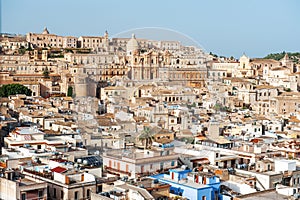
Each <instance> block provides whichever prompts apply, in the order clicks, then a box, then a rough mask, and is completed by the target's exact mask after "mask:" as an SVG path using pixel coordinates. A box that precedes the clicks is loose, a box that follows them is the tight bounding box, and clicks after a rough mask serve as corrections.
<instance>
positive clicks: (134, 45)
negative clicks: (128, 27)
mask: <svg viewBox="0 0 300 200" xmlns="http://www.w3.org/2000/svg"><path fill="white" fill-rule="evenodd" d="M139 48H140V45H139V43H138V41H137V40H136V39H135V35H134V34H132V37H131V39H130V40H129V41H128V42H127V45H126V51H127V54H128V55H132V53H133V52H134V51H135V50H138V49H139Z"/></svg>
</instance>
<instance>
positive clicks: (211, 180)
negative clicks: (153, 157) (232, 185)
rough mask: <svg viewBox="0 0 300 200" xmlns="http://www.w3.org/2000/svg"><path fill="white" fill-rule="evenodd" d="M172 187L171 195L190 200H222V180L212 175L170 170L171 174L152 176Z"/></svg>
mask: <svg viewBox="0 0 300 200" xmlns="http://www.w3.org/2000/svg"><path fill="white" fill-rule="evenodd" d="M152 177H153V178H155V179H158V180H159V181H160V182H163V183H168V184H170V185H171V187H170V193H172V194H175V195H179V196H183V197H186V198H188V199H190V200H220V199H222V198H221V197H222V196H221V195H220V178H219V177H218V176H215V175H214V174H212V173H206V172H192V171H191V170H185V169H181V168H179V169H170V170H169V174H158V175H155V176H152Z"/></svg>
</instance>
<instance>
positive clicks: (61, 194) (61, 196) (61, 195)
mask: <svg viewBox="0 0 300 200" xmlns="http://www.w3.org/2000/svg"><path fill="white" fill-rule="evenodd" d="M60 198H62V199H63V198H64V191H63V190H62V191H60Z"/></svg>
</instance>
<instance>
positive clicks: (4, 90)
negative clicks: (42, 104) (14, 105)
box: [0, 84, 32, 97]
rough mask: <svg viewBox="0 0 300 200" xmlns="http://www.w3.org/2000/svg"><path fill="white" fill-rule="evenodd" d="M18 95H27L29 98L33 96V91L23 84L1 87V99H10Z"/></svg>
mask: <svg viewBox="0 0 300 200" xmlns="http://www.w3.org/2000/svg"><path fill="white" fill-rule="evenodd" d="M16 94H25V95H27V96H31V94H32V91H31V90H30V89H29V88H27V87H26V86H24V85H21V84H8V85H3V86H2V87H0V97H8V96H10V95H16Z"/></svg>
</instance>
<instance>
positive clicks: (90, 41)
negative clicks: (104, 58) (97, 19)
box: [78, 32, 109, 52]
mask: <svg viewBox="0 0 300 200" xmlns="http://www.w3.org/2000/svg"><path fill="white" fill-rule="evenodd" d="M108 44H109V40H108V33H107V32H105V35H104V36H80V37H79V38H78V47H79V48H87V49H92V50H93V51H97V52H98V51H108Z"/></svg>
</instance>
